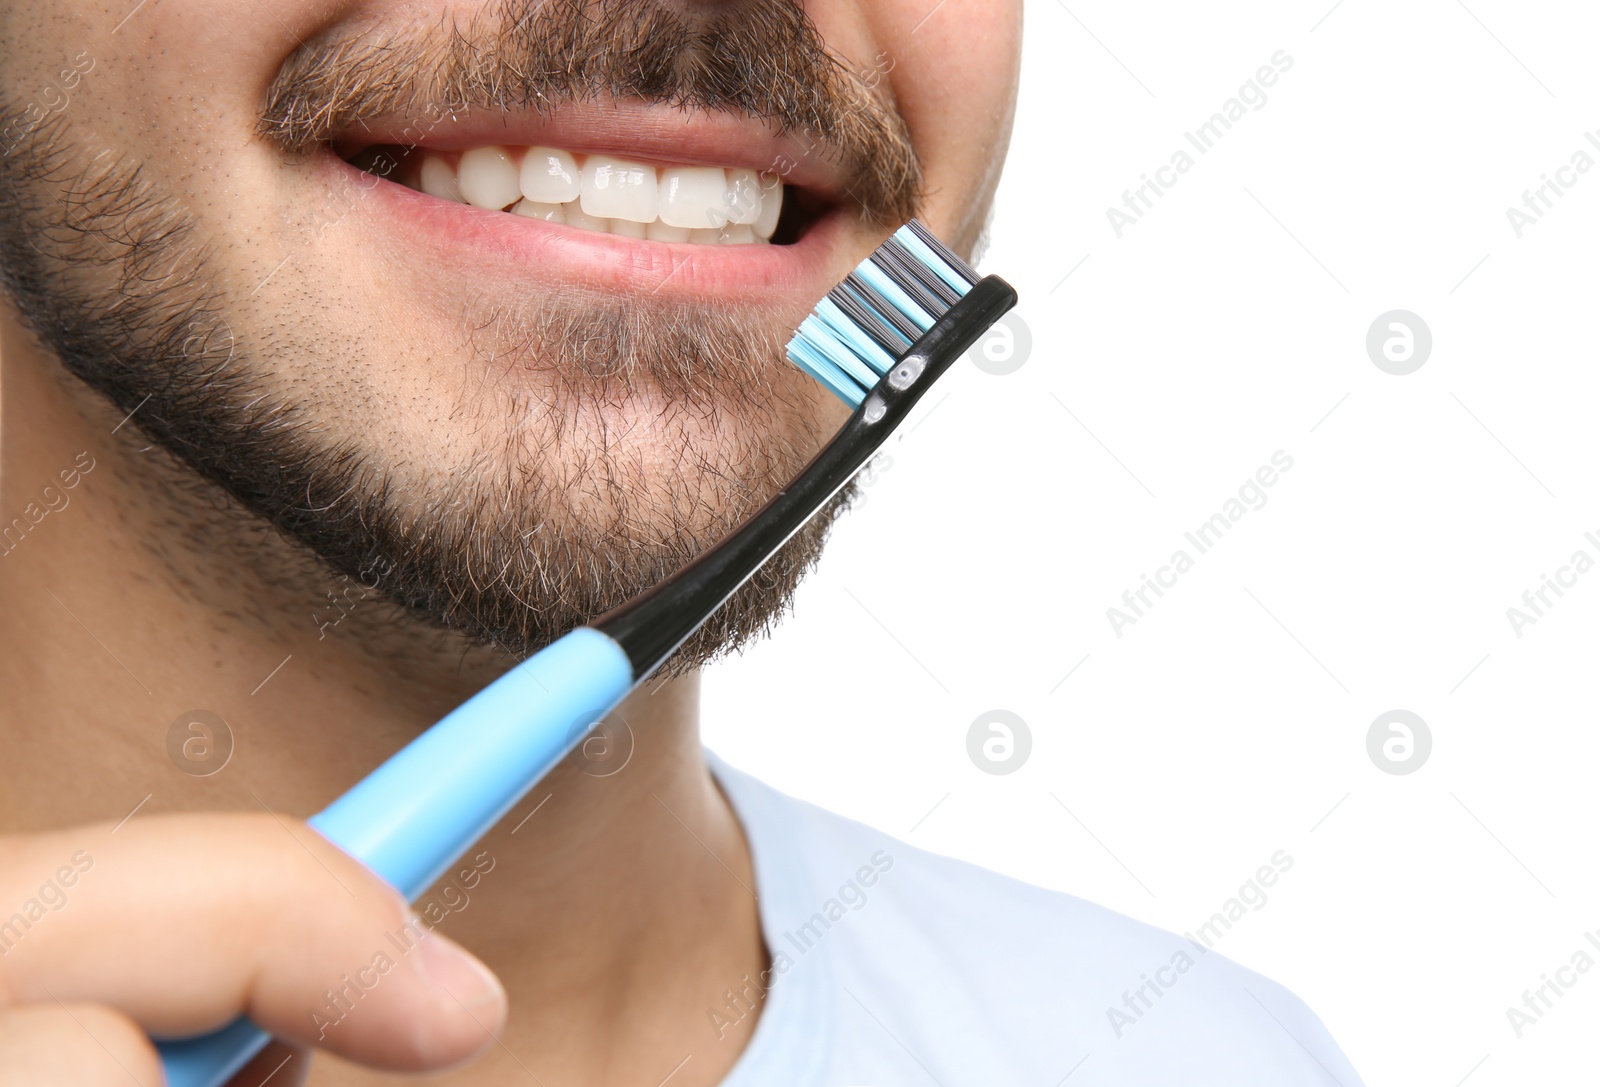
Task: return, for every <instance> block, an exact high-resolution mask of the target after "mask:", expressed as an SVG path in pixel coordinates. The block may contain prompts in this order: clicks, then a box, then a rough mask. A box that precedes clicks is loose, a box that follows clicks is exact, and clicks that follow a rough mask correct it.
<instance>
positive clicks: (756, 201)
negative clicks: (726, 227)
mask: <svg viewBox="0 0 1600 1087" xmlns="http://www.w3.org/2000/svg"><path fill="white" fill-rule="evenodd" d="M760 218H761V177H760V175H759V174H757V173H756V172H755V171H754V170H729V171H728V222H730V223H743V224H744V225H746V226H749V225H752V224H754V223H755V221H756V220H757V219H760Z"/></svg>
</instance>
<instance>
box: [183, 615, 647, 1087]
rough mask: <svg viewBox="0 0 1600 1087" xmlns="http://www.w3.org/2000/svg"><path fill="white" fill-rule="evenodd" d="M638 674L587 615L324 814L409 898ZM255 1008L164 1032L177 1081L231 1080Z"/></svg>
mask: <svg viewBox="0 0 1600 1087" xmlns="http://www.w3.org/2000/svg"><path fill="white" fill-rule="evenodd" d="M633 683H634V674H633V665H632V663H631V662H630V661H629V659H628V655H627V654H626V653H625V652H623V650H622V648H621V647H620V646H619V645H617V643H616V642H614V641H612V639H611V638H610V637H608V636H607V635H605V634H602V633H601V632H600V631H598V630H594V629H592V628H590V627H580V628H578V629H577V630H574V631H572V632H571V633H570V634H567V635H566V636H565V637H563V638H561V639H560V640H559V641H557V642H554V643H553V644H551V645H549V646H547V647H546V648H545V649H543V650H541V651H540V652H538V653H536V654H535V655H534V656H532V657H529V658H528V659H527V660H525V661H523V662H522V663H521V664H519V665H518V666H517V667H516V668H514V669H512V670H511V671H510V672H508V673H506V674H505V675H503V676H501V677H500V678H499V679H497V680H495V681H494V682H493V683H491V684H490V685H489V686H487V687H485V688H484V689H483V690H481V691H479V692H478V693H477V694H475V695H473V696H472V697H471V698H470V699H468V700H467V701H466V702H464V703H462V704H461V705H460V706H459V707H457V708H456V709H455V710H454V711H453V712H451V713H450V715H449V716H447V717H445V718H444V720H442V721H440V722H439V723H438V724H436V725H434V726H433V727H432V728H430V729H429V730H428V731H427V732H424V733H423V734H422V735H421V736H418V737H417V738H416V739H415V740H413V741H411V742H410V743H409V744H407V745H406V746H405V747H403V748H401V749H400V751H398V752H397V753H396V754H395V755H394V756H393V757H391V758H390V759H389V761H388V762H385V763H384V764H383V765H382V766H380V767H378V768H377V769H376V770H374V771H373V772H372V773H370V774H368V775H367V776H366V777H365V778H364V779H362V781H361V782H360V783H359V784H357V785H356V786H355V788H353V789H351V790H350V791H349V792H347V793H345V794H344V795H343V796H341V797H340V798H339V799H338V800H335V801H334V802H333V803H332V804H331V805H330V806H329V807H327V808H326V809H324V810H323V811H322V812H321V813H319V814H317V815H315V816H313V817H312V818H311V820H310V823H311V826H313V827H315V828H316V829H317V831H318V832H319V833H321V834H322V836H323V837H325V838H327V839H328V840H329V841H331V842H332V843H333V844H334V845H337V846H338V847H339V848H341V849H343V850H344V851H345V852H346V853H349V854H350V855H351V856H352V857H355V858H356V859H357V860H359V861H361V862H362V863H363V864H365V865H366V866H367V867H368V868H370V869H372V871H373V872H374V873H376V874H377V875H378V876H379V877H380V878H381V879H383V880H384V881H385V882H387V883H389V884H390V885H391V886H393V887H394V888H395V889H396V890H398V891H400V893H401V894H403V895H405V897H406V900H407V901H408V902H410V901H415V900H416V899H417V898H418V897H419V896H421V894H422V892H424V891H426V890H427V889H428V888H429V887H431V886H432V885H433V883H434V881H435V880H437V879H438V878H439V877H440V876H441V875H443V874H444V872H445V871H446V869H448V868H449V867H450V866H451V865H452V864H454V863H455V862H456V861H457V860H458V859H459V858H460V857H461V855H462V854H463V853H465V852H466V851H467V849H468V848H470V847H471V846H472V843H474V842H476V841H477V840H478V839H479V838H481V837H482V836H483V835H484V834H485V833H486V832H487V831H488V830H489V828H490V827H492V826H494V824H495V823H497V822H499V821H500V819H501V817H502V816H504V815H505V814H506V812H508V811H510V810H511V808H512V807H513V806H514V805H515V804H516V803H517V801H519V800H521V799H522V797H523V796H525V795H526V794H527V792H528V790H529V789H531V788H533V786H534V785H535V784H536V783H537V782H538V781H539V779H540V778H542V777H543V776H544V775H545V774H546V773H547V772H549V770H550V768H551V767H553V766H555V764H556V763H558V762H560V761H561V759H562V758H563V757H564V756H565V755H566V754H567V752H568V751H571V750H572V748H573V747H574V746H576V745H577V743H578V741H579V740H581V739H582V738H583V737H584V736H585V735H586V734H587V733H588V732H589V730H590V728H592V727H593V726H594V725H595V724H597V723H598V722H599V721H600V719H601V718H603V717H604V716H605V715H606V714H607V713H609V712H610V711H611V710H612V709H613V708H615V707H616V705H617V703H619V702H621V701H622V699H623V698H624V697H625V696H626V695H627V693H628V692H629V690H631V689H632V687H633ZM268 1040H269V1036H268V1035H267V1033H266V1032H265V1031H263V1030H261V1029H260V1028H259V1027H257V1026H256V1025H255V1024H253V1023H251V1022H250V1021H249V1020H247V1019H238V1020H235V1021H234V1022H233V1023H232V1024H230V1025H229V1026H227V1027H224V1028H223V1029H221V1030H219V1031H217V1032H215V1033H213V1034H207V1035H204V1036H202V1037H198V1038H185V1039H180V1040H177V1041H169V1042H161V1043H159V1044H158V1048H159V1050H160V1052H161V1061H162V1066H163V1068H164V1069H165V1071H166V1075H167V1084H168V1087H221V1085H222V1084H224V1083H226V1082H227V1081H228V1078H229V1077H230V1076H232V1075H234V1074H235V1073H236V1072H238V1071H239V1069H241V1068H243V1067H244V1066H245V1065H246V1064H247V1063H249V1061H250V1058H251V1057H253V1056H255V1055H256V1054H257V1053H259V1052H260V1051H261V1049H262V1047H263V1046H265V1045H266V1044H267V1042H268Z"/></svg>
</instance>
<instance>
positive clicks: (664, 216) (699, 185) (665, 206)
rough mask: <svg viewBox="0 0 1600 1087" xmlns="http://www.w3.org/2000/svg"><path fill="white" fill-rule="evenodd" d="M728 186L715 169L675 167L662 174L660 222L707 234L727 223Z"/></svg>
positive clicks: (723, 176) (707, 167) (717, 169)
mask: <svg viewBox="0 0 1600 1087" xmlns="http://www.w3.org/2000/svg"><path fill="white" fill-rule="evenodd" d="M727 198H728V182H727V177H726V175H725V174H724V173H723V171H722V170H721V169H720V168H718V167H715V166H674V167H672V168H670V169H666V170H662V171H661V221H662V222H663V223H666V224H667V225H668V226H685V227H688V228H689V229H690V230H696V231H698V230H704V229H708V228H712V229H714V228H716V227H720V226H722V225H723V224H724V223H726V222H727V221H728V209H727V205H726V201H727Z"/></svg>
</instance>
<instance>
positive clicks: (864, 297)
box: [789, 219, 978, 408]
mask: <svg viewBox="0 0 1600 1087" xmlns="http://www.w3.org/2000/svg"><path fill="white" fill-rule="evenodd" d="M977 282H978V275H977V273H975V272H974V271H973V270H972V269H971V268H970V267H969V266H968V265H967V262H966V261H964V260H962V259H961V258H960V257H958V256H956V255H955V254H954V253H952V252H950V250H949V249H947V248H945V246H944V244H943V243H941V242H940V241H939V239H938V238H936V237H934V235H933V233H932V231H930V230H929V229H928V228H927V227H925V226H923V225H922V224H921V223H920V222H918V221H917V220H915V219H913V220H911V221H910V222H909V223H907V224H906V225H905V226H903V227H901V228H900V229H899V230H897V231H895V233H894V236H893V237H891V238H890V239H889V240H888V241H886V242H884V243H883V245H881V246H879V247H878V249H877V250H876V251H874V252H873V254H872V256H870V257H868V258H867V259H866V260H864V261H862V262H861V263H860V264H859V265H858V266H857V267H856V270H855V271H854V272H851V273H850V275H849V276H847V277H846V278H845V280H844V282H843V283H840V284H839V285H838V286H837V287H835V288H834V289H833V290H831V291H829V292H828V296H827V297H826V298H824V299H823V300H822V301H821V302H818V303H817V306H816V309H815V310H813V311H812V313H811V315H810V316H808V317H807V318H806V319H805V320H804V321H803V322H801V325H800V329H799V331H798V332H796V333H795V334H794V337H793V338H792V339H790V341H789V360H790V361H791V362H793V363H794V364H795V365H796V366H799V367H800V368H801V369H802V370H804V371H806V372H807V373H808V374H810V375H811V376H812V377H814V378H816V379H817V380H818V381H820V382H822V384H823V385H825V386H826V387H827V388H828V389H829V390H831V391H832V392H833V394H834V395H835V396H837V397H838V398H839V399H840V400H843V401H844V402H845V403H846V404H848V405H849V406H850V407H851V408H858V407H860V406H861V403H862V401H863V400H865V399H866V397H867V394H868V393H869V392H870V391H871V390H872V388H873V387H874V386H875V385H877V384H878V382H879V381H881V380H882V379H883V378H884V376H885V375H886V374H888V373H889V372H890V371H891V370H892V369H894V366H895V364H896V363H897V362H899V361H900V359H901V358H902V357H904V356H905V354H906V353H907V352H908V351H909V350H910V348H911V346H912V345H913V344H914V343H916V342H917V341H918V340H920V339H921V338H922V336H923V335H924V334H925V333H927V332H928V331H929V330H930V329H932V328H933V326H934V324H935V323H937V322H938V321H939V319H940V318H941V317H943V316H944V315H945V314H946V313H947V312H948V311H949V309H950V307H952V306H954V305H955V304H956V303H957V302H958V301H960V300H961V299H962V298H963V297H964V296H965V295H966V294H967V292H968V291H970V290H971V289H972V288H973V286H975V285H976V284H977Z"/></svg>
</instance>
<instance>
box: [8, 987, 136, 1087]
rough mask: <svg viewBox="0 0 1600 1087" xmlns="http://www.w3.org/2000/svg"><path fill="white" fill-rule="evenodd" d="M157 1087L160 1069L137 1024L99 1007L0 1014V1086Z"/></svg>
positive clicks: (44, 1007) (72, 1005)
mask: <svg viewBox="0 0 1600 1087" xmlns="http://www.w3.org/2000/svg"><path fill="white" fill-rule="evenodd" d="M41 1083H62V1084H65V1083H70V1084H73V1085H74V1087H134V1085H135V1084H137V1085H138V1087H161V1083H162V1076H161V1065H160V1062H159V1061H158V1060H157V1059H156V1051H155V1048H154V1047H153V1046H151V1044H150V1042H149V1040H148V1039H146V1038H145V1036H144V1031H142V1030H140V1029H139V1025H138V1024H137V1023H135V1022H134V1021H133V1020H132V1019H129V1018H128V1017H127V1016H126V1015H123V1014H122V1013H121V1012H119V1011H115V1010H113V1009H111V1008H108V1007H106V1006H105V1005H103V1004H85V1003H80V1002H76V1001H73V1002H67V1003H61V1004H57V1003H54V1002H51V1003H49V1004H30V1005H26V1006H23V1007H14V1008H6V1009H3V1010H0V1087H39V1084H41Z"/></svg>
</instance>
